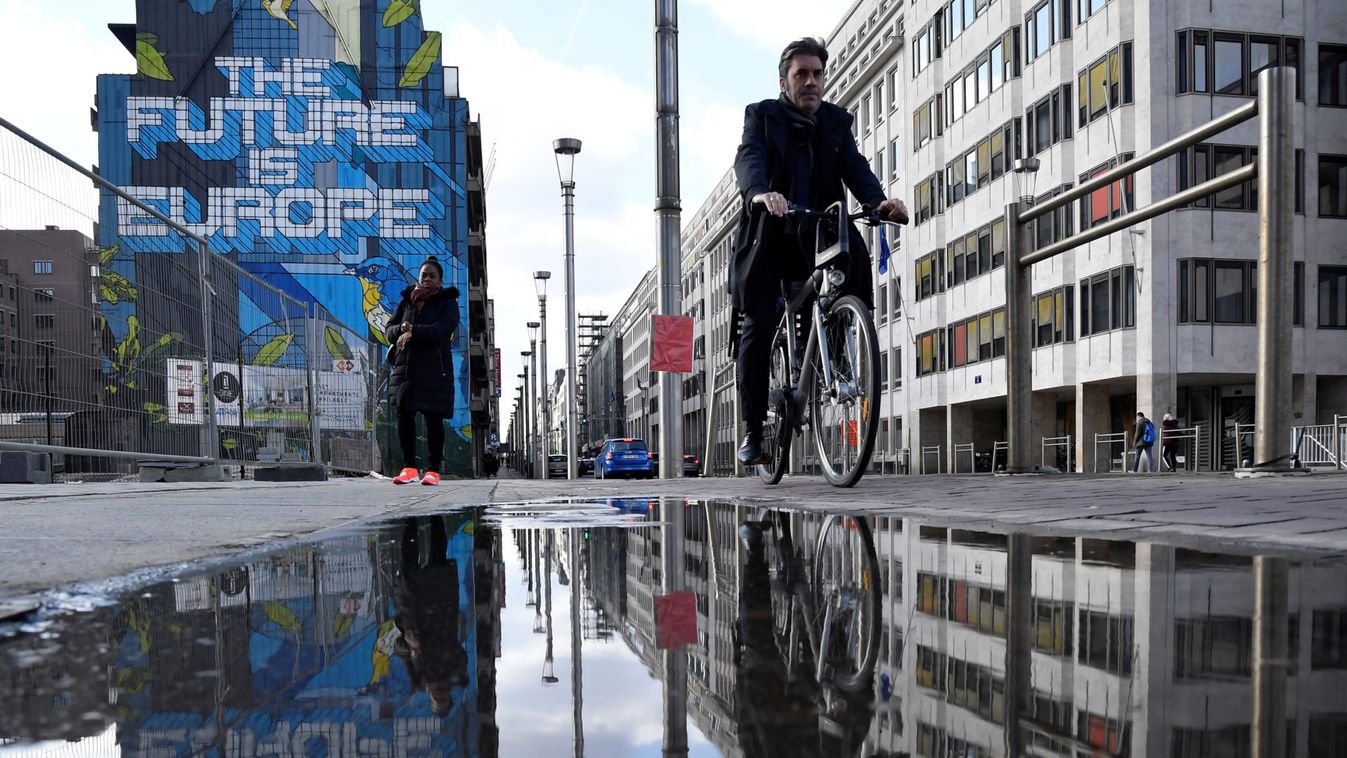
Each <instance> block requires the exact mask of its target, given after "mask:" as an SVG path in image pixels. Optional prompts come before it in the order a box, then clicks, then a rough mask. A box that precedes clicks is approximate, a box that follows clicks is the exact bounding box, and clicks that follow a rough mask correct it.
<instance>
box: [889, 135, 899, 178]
mask: <svg viewBox="0 0 1347 758" xmlns="http://www.w3.org/2000/svg"><path fill="white" fill-rule="evenodd" d="M889 174H890V176H889V181H892V182H896V181H898V138H897V137H894V138H893V141H892V142H890V143H889Z"/></svg>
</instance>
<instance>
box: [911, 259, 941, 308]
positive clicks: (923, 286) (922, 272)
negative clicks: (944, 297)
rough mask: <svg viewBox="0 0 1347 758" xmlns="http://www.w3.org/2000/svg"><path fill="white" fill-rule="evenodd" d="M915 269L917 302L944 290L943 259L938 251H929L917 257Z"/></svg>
mask: <svg viewBox="0 0 1347 758" xmlns="http://www.w3.org/2000/svg"><path fill="white" fill-rule="evenodd" d="M915 269H916V270H915V273H916V282H917V293H916V295H917V296H916V301H917V302H921V301H922V300H925V299H927V298H931V297H935V295H936V294H937V293H939V292H944V291H945V260H944V258H943V257H942V256H941V255H940V254H939V253H930V254H929V255H923V256H922V257H921V258H918V259H917V262H916V264H915Z"/></svg>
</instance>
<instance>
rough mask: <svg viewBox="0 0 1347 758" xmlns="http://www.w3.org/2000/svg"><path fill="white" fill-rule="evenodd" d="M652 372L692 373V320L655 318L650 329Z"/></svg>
mask: <svg viewBox="0 0 1347 758" xmlns="http://www.w3.org/2000/svg"><path fill="white" fill-rule="evenodd" d="M650 332H651V335H652V339H651V340H650V370H651V371H669V372H671V373H675V374H690V373H692V319H691V318H689V317H687V316H654V317H653V323H652V324H651V329H650Z"/></svg>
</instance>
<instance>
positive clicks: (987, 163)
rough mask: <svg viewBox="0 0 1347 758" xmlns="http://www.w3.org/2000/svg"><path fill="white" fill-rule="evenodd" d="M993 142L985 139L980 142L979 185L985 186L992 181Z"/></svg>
mask: <svg viewBox="0 0 1347 758" xmlns="http://www.w3.org/2000/svg"><path fill="white" fill-rule="evenodd" d="M991 151H992V142H991V139H990V138H989V139H984V140H982V141H981V142H979V143H978V187H985V186H987V183H988V182H990V181H991V171H992V157H991Z"/></svg>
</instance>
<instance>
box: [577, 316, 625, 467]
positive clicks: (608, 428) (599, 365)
mask: <svg viewBox="0 0 1347 758" xmlns="http://www.w3.org/2000/svg"><path fill="white" fill-rule="evenodd" d="M619 315H620V314H619ZM617 325H618V319H617V317H616V316H614V317H613V319H612V321H610V322H609V323H608V324H607V325H606V327H605V329H604V330H603V332H602V333H601V334H598V335H597V336H596V342H595V343H594V345H593V346H592V347H591V348H590V350H589V351H588V352H586V354H585V360H584V365H585V368H584V371H585V407H586V409H587V410H588V413H589V423H588V424H587V425H586V427H585V432H584V439H585V441H586V444H588V445H590V446H593V447H598V446H599V445H601V444H603V441H604V440H606V439H610V438H613V437H622V436H624V435H625V434H626V427H625V422H624V419H625V416H624V415H623V409H624V407H625V406H624V404H623V402H622V389H621V388H622V375H623V372H622V366H623V364H622V355H623V345H622V332H621V330H620V329H618V328H616V327H617Z"/></svg>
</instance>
